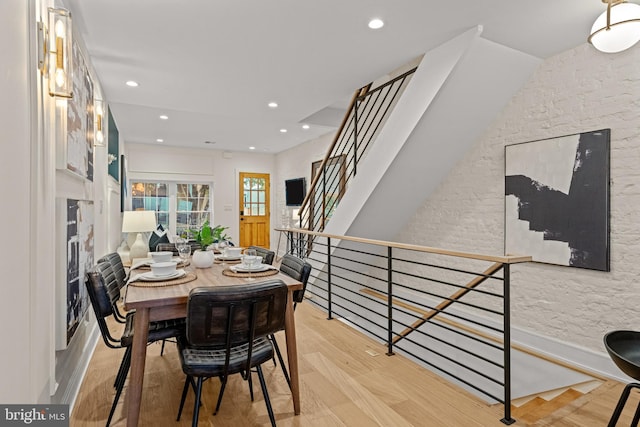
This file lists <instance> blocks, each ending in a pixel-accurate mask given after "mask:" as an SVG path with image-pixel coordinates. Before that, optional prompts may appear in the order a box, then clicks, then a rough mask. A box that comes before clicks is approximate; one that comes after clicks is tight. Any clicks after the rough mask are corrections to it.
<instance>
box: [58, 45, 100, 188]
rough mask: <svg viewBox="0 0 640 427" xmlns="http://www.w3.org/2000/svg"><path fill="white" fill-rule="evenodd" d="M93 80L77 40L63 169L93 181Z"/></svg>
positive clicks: (74, 52) (67, 108)
mask: <svg viewBox="0 0 640 427" xmlns="http://www.w3.org/2000/svg"><path fill="white" fill-rule="evenodd" d="M93 99H94V97H93V81H92V80H91V75H90V74H89V70H88V68H87V65H86V63H85V61H84V58H83V56H82V52H81V51H80V47H79V46H78V44H77V43H74V44H73V97H72V98H70V99H69V100H68V101H67V105H66V112H67V114H66V120H65V119H64V118H62V119H61V121H63V123H61V125H62V126H64V130H66V132H64V135H63V136H62V139H63V142H64V143H63V144H61V148H60V150H61V155H60V159H59V162H58V167H59V168H60V169H66V170H67V171H69V172H72V173H73V174H75V175H77V176H78V177H81V178H84V179H88V180H89V181H93V138H94V130H93V125H94V124H93V121H94V119H93V116H94V114H93V108H94V105H93V104H94V102H93Z"/></svg>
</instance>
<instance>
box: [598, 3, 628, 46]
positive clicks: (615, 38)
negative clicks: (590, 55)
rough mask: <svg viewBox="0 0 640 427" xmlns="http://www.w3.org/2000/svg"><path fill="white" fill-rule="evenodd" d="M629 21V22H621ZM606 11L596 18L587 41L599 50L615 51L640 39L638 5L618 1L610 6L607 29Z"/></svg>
mask: <svg viewBox="0 0 640 427" xmlns="http://www.w3.org/2000/svg"><path fill="white" fill-rule="evenodd" d="M623 21H629V22H623ZM606 26H607V11H606V10H605V11H604V12H603V13H602V15H600V16H599V17H598V19H596V22H594V24H593V27H592V28H591V36H590V37H589V41H590V42H591V44H592V45H593V46H594V47H595V48H596V49H598V50H599V51H601V52H606V53H616V52H622V51H623V50H625V49H629V48H630V47H631V46H633V45H634V44H636V43H637V42H638V40H640V5H638V4H635V3H619V4H616V5H614V6H611V21H610V28H609V29H608V30H607V29H606Z"/></svg>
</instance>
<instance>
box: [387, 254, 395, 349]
mask: <svg viewBox="0 0 640 427" xmlns="http://www.w3.org/2000/svg"><path fill="white" fill-rule="evenodd" d="M387 321H388V322H389V323H388V325H387V332H388V338H387V356H393V355H394V354H395V353H394V352H393V253H392V248H391V246H388V247H387Z"/></svg>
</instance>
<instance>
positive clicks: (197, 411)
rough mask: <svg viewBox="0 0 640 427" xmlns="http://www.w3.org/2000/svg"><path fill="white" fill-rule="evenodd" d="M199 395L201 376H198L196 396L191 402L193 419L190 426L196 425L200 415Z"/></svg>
mask: <svg viewBox="0 0 640 427" xmlns="http://www.w3.org/2000/svg"><path fill="white" fill-rule="evenodd" d="M200 396H202V377H198V385H197V386H196V398H195V401H194V402H193V421H192V422H191V427H198V416H199V415H200Z"/></svg>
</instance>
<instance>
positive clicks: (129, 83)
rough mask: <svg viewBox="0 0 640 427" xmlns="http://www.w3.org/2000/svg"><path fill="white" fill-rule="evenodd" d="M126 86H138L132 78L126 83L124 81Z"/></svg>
mask: <svg viewBox="0 0 640 427" xmlns="http://www.w3.org/2000/svg"><path fill="white" fill-rule="evenodd" d="M125 84H126V85H127V86H129V87H138V82H134V81H133V80H129V81H128V82H127V83H125Z"/></svg>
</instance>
